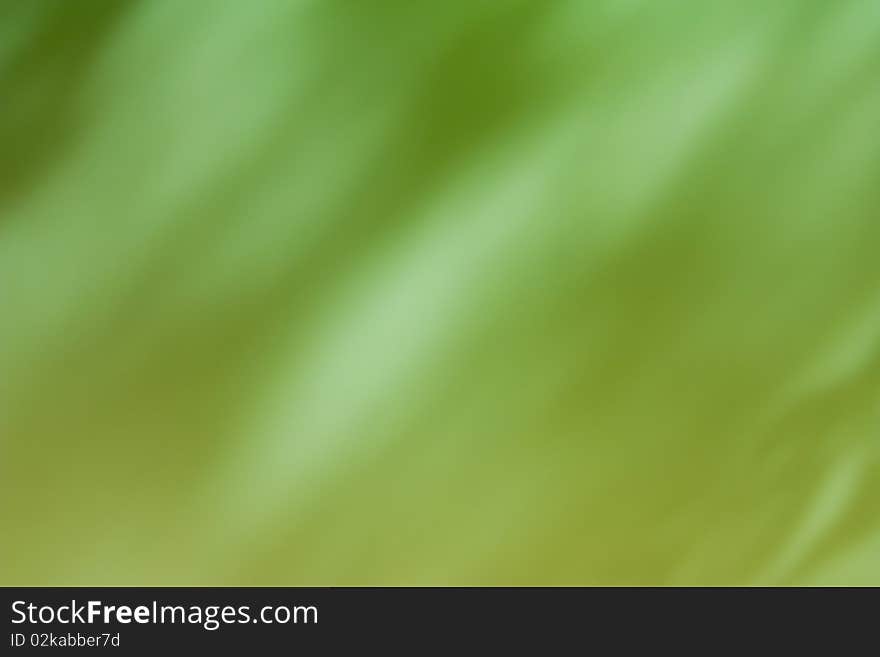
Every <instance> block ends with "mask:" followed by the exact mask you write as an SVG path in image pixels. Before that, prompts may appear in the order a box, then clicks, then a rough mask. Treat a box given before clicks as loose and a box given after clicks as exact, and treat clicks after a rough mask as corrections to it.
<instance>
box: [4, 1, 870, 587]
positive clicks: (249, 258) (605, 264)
mask: <svg viewBox="0 0 880 657" xmlns="http://www.w3.org/2000/svg"><path fill="white" fill-rule="evenodd" d="M0 584H4V585H13V584H16V585H60V584H74V585H84V584H85V585H107V584H109V585H135V584H140V585H154V584H155V585H159V584H166V585H168V584H170V585H184V584H190V585H199V584H201V585H205V584H208V585H224V584H233V585H238V584H251V585H305V584H316V585H345V584H352V585H362V584H370V585H425V584H430V585H507V584H525V585H533V584H554V585H556V584H559V585H581V584H621V585H630V584H651V585H655V584H659V585H666V584H670V585H679V584H695V585H715V584H723V585H728V584H732V585H746V584H749V585H754V584H757V585H777V584H797V585H817V584H818V585H826V584H841V585H843V584H846V585H868V584H875V585H877V584H880V3H878V2H876V1H874V0H836V1H834V2H830V1H828V0H717V1H705V0H664V1H662V2H659V1H651V0H443V1H438V0H431V1H428V0H368V1H367V0H362V1H353V0H254V1H253V2H220V1H213V0H210V1H208V0H205V1H202V0H194V1H192V2H189V1H187V2H181V1H179V0H143V1H120V0H83V1H82V2H62V1H60V0H58V1H56V0H33V1H29V2H22V1H18V2H17V1H14V0H4V1H3V2H2V3H0Z"/></svg>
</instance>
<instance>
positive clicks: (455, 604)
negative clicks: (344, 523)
mask: <svg viewBox="0 0 880 657" xmlns="http://www.w3.org/2000/svg"><path fill="white" fill-rule="evenodd" d="M869 593H870V595H869V596H868V597H869V598H870V599H876V598H877V595H876V591H870V592H869ZM0 596H2V600H3V607H4V611H3V618H4V628H5V634H4V636H3V638H2V645H0V654H12V655H14V654H19V653H21V652H26V651H33V650H40V651H42V650H47V649H48V650H52V649H56V650H68V649H71V648H72V649H87V650H89V651H92V652H94V651H98V650H99V651H108V652H110V653H112V654H140V653H145V652H146V653H151V654H156V652H157V651H171V652H172V654H176V653H177V652H184V651H189V650H194V651H200V652H199V653H197V654H201V651H208V650H223V651H230V650H232V651H243V652H245V653H246V654H247V653H250V652H252V651H254V650H268V649H271V650H273V651H274V650H296V651H298V650H316V651H318V652H317V653H315V654H326V653H332V652H333V651H334V650H337V649H339V650H342V649H345V650H350V649H352V648H355V649H356V648H358V647H361V648H370V649H371V650H381V649H387V648H394V649H397V650H399V649H403V650H411V651H412V652H423V651H424V650H426V649H428V648H444V649H455V650H457V649H461V650H462V651H464V652H470V649H476V648H478V647H479V648H482V649H488V650H493V649H502V648H504V649H507V648H514V647H515V648H519V649H525V648H530V649H534V650H537V651H538V654H546V653H547V652H548V651H549V652H552V653H558V652H566V653H567V652H571V651H572V650H573V649H574V650H575V651H577V652H581V651H583V650H586V649H587V648H588V647H590V646H592V647H596V646H598V645H613V646H615V647H616V648H618V649H620V648H634V649H635V648H639V649H644V648H651V647H657V646H658V645H660V644H664V645H681V644H682V643H692V644H693V643H696V644H698V645H700V644H701V642H702V641H703V640H704V639H702V638H701V637H707V636H709V635H711V637H713V638H709V639H708V641H709V642H710V643H717V642H719V641H721V642H725V643H726V642H729V641H730V640H734V639H737V640H739V641H742V640H743V639H744V638H746V637H754V638H755V641H759V642H760V641H762V640H763V639H760V638H759V637H766V636H767V635H768V634H776V635H782V636H783V637H788V636H791V637H792V638H803V637H804V636H807V635H811V634H812V633H813V632H814V631H815V629H816V628H817V627H828V626H829V621H831V620H832V619H834V618H835V617H836V618H837V619H838V620H840V618H841V617H843V618H844V619H845V621H846V624H847V625H848V626H849V629H854V628H856V627H858V626H860V625H861V626H862V627H866V625H864V624H863V623H868V625H867V627H871V626H873V623H872V622H871V619H872V618H873V616H874V614H872V613H871V608H872V607H871V606H870V605H864V604H861V603H860V602H859V601H858V600H856V599H854V598H859V597H861V595H859V593H858V591H856V590H850V591H847V590H843V589H839V590H824V591H823V590H806V589H692V590H685V589H635V588H633V589H626V588H621V589H611V588H608V589H585V588H555V589H549V588H548V589H539V588H521V589H517V588H486V589H477V588H435V589H425V588H348V589H346V588H4V589H0ZM850 634H851V633H850ZM597 642H599V643H597ZM609 642H610V643H609ZM706 647H707V648H708V647H709V644H706Z"/></svg>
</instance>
